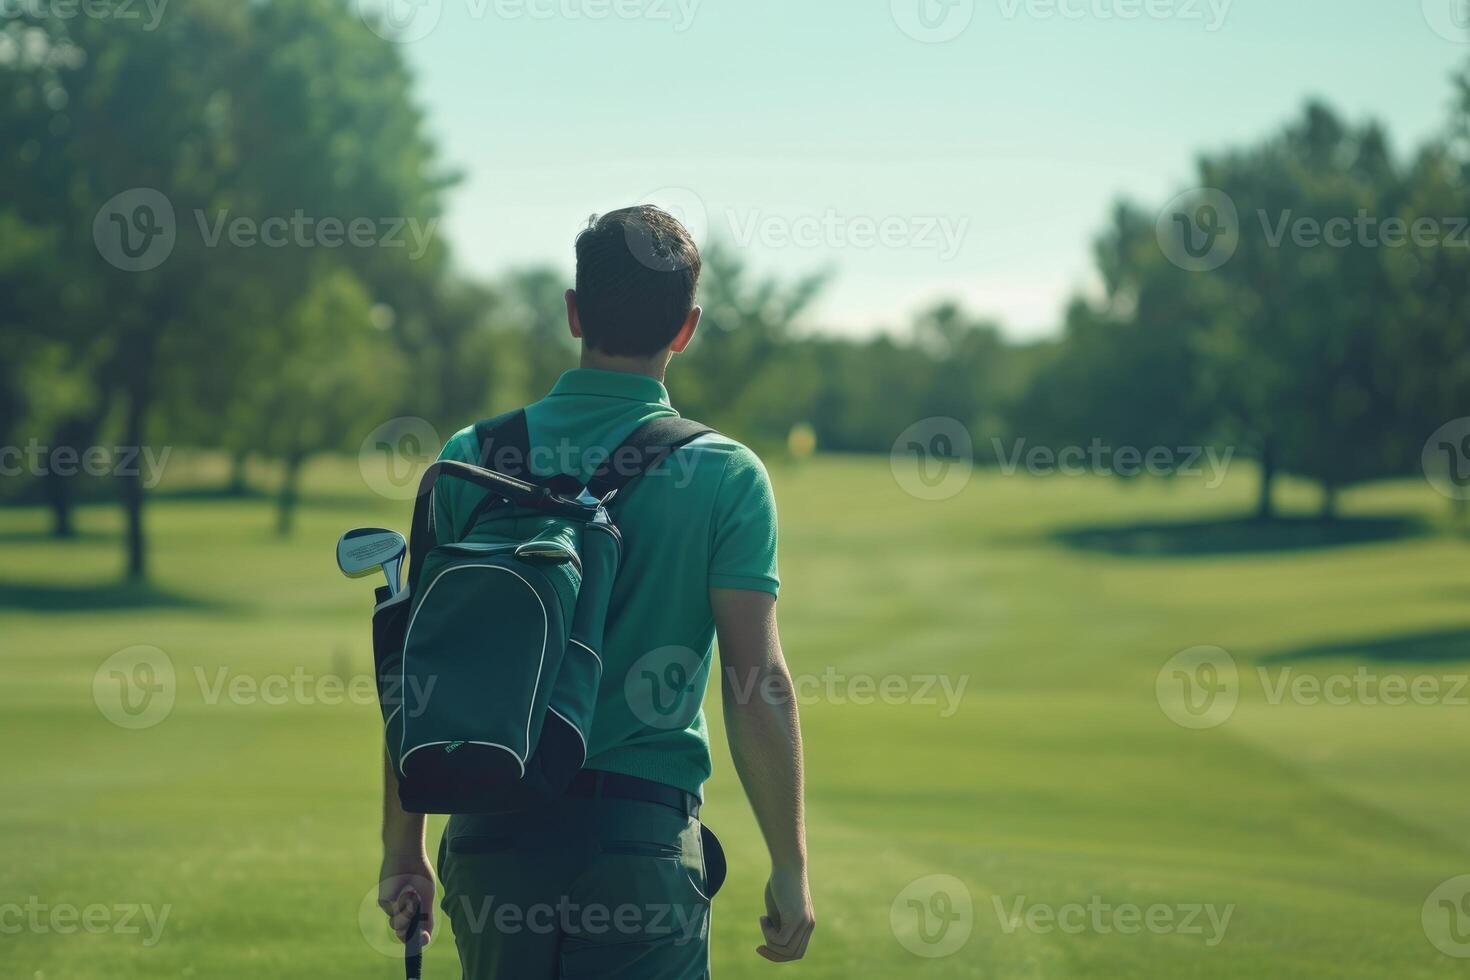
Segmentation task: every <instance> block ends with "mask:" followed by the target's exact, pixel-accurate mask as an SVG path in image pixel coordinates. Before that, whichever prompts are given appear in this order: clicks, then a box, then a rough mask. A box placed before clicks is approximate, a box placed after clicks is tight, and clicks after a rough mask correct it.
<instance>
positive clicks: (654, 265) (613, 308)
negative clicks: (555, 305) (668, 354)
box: [577, 204, 700, 357]
mask: <svg viewBox="0 0 1470 980" xmlns="http://www.w3.org/2000/svg"><path fill="white" fill-rule="evenodd" d="M699 268H700V263H699V249H698V248H696V247H695V244H694V239H692V238H690V237H689V232H688V231H686V230H685V229H684V226H683V225H681V224H680V223H679V222H678V221H677V220H676V219H675V218H674V216H673V215H671V214H669V213H668V212H667V211H663V210H661V209H659V208H656V207H654V206H652V205H650V204H639V205H635V206H634V207H631V208H620V209H619V210H617V211H609V212H608V213H607V214H604V215H602V216H601V217H596V216H594V217H593V218H592V220H591V221H589V222H588V224H587V228H586V230H584V231H583V232H582V233H581V234H580V235H578V236H577V314H578V317H579V319H580V320H581V322H582V337H583V339H584V340H586V342H587V346H588V347H591V348H593V349H595V350H597V351H600V352H601V353H604V354H614V355H624V356H632V357H643V356H647V355H649V354H652V353H654V352H656V351H658V350H660V349H662V348H664V347H667V346H668V345H669V344H670V343H671V342H672V341H673V339H674V337H675V336H676V335H677V334H678V333H679V329H680V328H681V327H682V326H683V325H684V321H685V320H686V319H687V318H688V316H689V311H690V310H692V309H693V308H694V289H695V286H696V285H697V284H698V282H699Z"/></svg>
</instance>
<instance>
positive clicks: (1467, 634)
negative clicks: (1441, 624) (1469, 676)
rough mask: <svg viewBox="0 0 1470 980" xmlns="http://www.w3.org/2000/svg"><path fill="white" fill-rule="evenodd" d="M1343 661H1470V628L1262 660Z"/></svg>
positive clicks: (1305, 649) (1307, 649)
mask: <svg viewBox="0 0 1470 980" xmlns="http://www.w3.org/2000/svg"><path fill="white" fill-rule="evenodd" d="M1340 658H1352V659H1355V660H1373V661H1378V662H1382V663H1444V662H1447V661H1454V660H1466V661H1470V626H1462V627H1458V628H1456V627H1451V628H1449V629H1441V630H1423V631H1421V632H1418V633H1400V634H1398V635H1396V636H1383V637H1375V638H1373V639H1367V640H1341V641H1337V642H1333V643H1312V644H1308V645H1306V646H1300V647H1295V648H1293V649H1291V650H1283V651H1281V652H1280V653H1273V654H1271V655H1270V656H1267V657H1263V658H1262V659H1263V660H1264V661H1265V662H1267V663H1283V662H1286V661H1295V660H1329V659H1340Z"/></svg>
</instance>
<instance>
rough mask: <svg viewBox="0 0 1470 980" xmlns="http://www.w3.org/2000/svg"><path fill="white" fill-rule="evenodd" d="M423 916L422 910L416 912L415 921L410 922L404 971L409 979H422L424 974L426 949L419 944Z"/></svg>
mask: <svg viewBox="0 0 1470 980" xmlns="http://www.w3.org/2000/svg"><path fill="white" fill-rule="evenodd" d="M423 918H424V914H423V912H422V911H417V912H414V914H413V921H412V922H410V923H409V924H408V942H407V945H406V947H405V952H404V955H403V972H404V975H405V976H406V977H407V978H408V980H420V978H421V977H422V976H423V974H424V950H423V947H422V946H420V945H419V923H420V922H422V921H423Z"/></svg>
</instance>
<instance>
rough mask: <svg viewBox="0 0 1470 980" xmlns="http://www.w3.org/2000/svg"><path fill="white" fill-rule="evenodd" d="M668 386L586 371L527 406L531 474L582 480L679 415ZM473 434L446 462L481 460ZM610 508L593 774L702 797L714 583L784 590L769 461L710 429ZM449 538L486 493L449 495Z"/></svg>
mask: <svg viewBox="0 0 1470 980" xmlns="http://www.w3.org/2000/svg"><path fill="white" fill-rule="evenodd" d="M676 414H677V413H676V412H675V411H674V409H673V408H672V407H670V405H669V399H668V393H667V392H666V391H665V389H664V386H663V385H662V384H660V383H659V382H658V381H656V380H655V379H653V378H650V377H647V376H646V375H635V374H625V373H621V372H616V371H599V370H593V369H588V368H580V369H577V370H573V371H568V372H566V373H565V374H564V375H562V377H561V379H560V380H559V381H558V382H557V384H556V386H555V387H554V388H553V389H552V390H551V393H550V394H548V395H547V396H546V397H545V398H543V399H541V400H540V401H538V402H535V403H533V404H531V405H528V406H527V407H526V428H527V430H528V434H529V436H530V440H529V442H530V447H531V455H530V458H529V459H528V460H527V465H528V467H529V469H530V470H531V472H532V474H533V475H535V476H537V477H541V478H546V477H551V476H554V475H557V474H559V473H564V474H567V475H571V476H575V477H577V478H578V479H580V480H585V479H586V478H587V477H588V476H590V475H591V472H592V470H593V469H595V468H596V466H597V464H598V463H599V462H600V461H602V460H603V459H606V458H607V457H608V455H609V454H610V453H611V452H612V451H613V450H615V449H616V448H617V447H618V446H619V445H620V444H621V443H622V442H623V440H624V439H626V438H627V437H628V435H629V434H631V433H632V432H633V430H634V429H636V428H637V427H638V426H639V425H641V424H642V423H643V422H646V421H648V420H649V419H651V418H657V417H659V416H668V415H676ZM479 452H480V450H479V447H478V446H477V445H476V441H475V432H474V428H473V427H470V428H467V429H465V430H463V431H461V432H459V433H457V434H456V435H455V436H454V438H452V439H450V440H449V442H448V444H447V445H446V446H445V449H444V453H443V454H442V457H441V458H446V459H456V460H461V461H464V462H482V461H481V460H480V459H478V456H479ZM619 496H620V499H616V500H615V501H614V503H613V505H612V511H613V516H614V520H615V522H616V523H617V525H618V527H619V529H620V530H621V531H622V533H623V563H622V567H621V569H620V570H619V572H618V577H617V584H616V586H615V588H614V591H613V597H612V604H611V608H610V612H609V619H608V626H607V631H606V637H605V649H603V650H600V651H597V652H598V654H599V656H600V657H601V659H602V663H603V674H602V685H601V688H600V691H599V695H598V702H597V712H596V714H595V716H594V719H593V725H592V732H591V738H590V739H589V743H588V755H587V763H586V765H587V767H588V768H591V769H598V770H602V771H607V772H617V773H624V774H627V775H630V776H638V777H641V778H644V779H651V780H655V781H657V782H660V783H666V784H669V785H672V786H677V787H679V788H680V789H683V790H685V791H687V792H690V793H694V794H696V795H697V794H699V793H700V788H701V786H702V784H703V783H704V781H705V780H706V779H707V778H708V777H709V775H710V753H709V739H708V735H707V733H706V729H705V724H704V714H703V712H702V711H701V710H700V703H701V702H702V700H703V696H704V691H705V688H706V683H707V680H708V676H709V671H710V664H711V647H712V644H713V641H714V633H715V626H714V614H713V612H712V610H711V609H710V604H709V590H710V589H711V588H731V589H749V590H753V591H759V592H767V593H769V594H771V595H775V594H776V592H777V588H778V584H779V583H778V578H777V573H776V511H775V503H774V498H773V496H772V494H771V486H770V481H769V479H768V478H767V476H766V472H765V469H764V468H763V467H762V466H761V463H760V460H759V459H757V458H756V456H755V454H754V453H752V452H751V451H750V450H749V449H747V448H745V447H744V446H742V445H741V444H740V443H738V442H735V441H734V440H732V439H728V438H726V437H724V436H722V435H719V434H714V433H711V434H709V435H706V436H702V437H700V438H699V439H696V440H695V441H694V442H692V443H690V444H689V445H687V446H685V447H682V448H681V449H679V450H677V451H676V452H675V453H673V454H672V455H671V456H670V457H669V458H668V459H666V460H664V461H663V462H662V463H661V464H659V465H658V466H656V467H654V468H653V469H651V470H650V471H649V472H647V473H645V474H644V475H643V476H642V477H640V478H638V479H636V480H634V481H633V482H632V483H631V484H630V485H629V486H628V487H627V488H626V489H625V490H624V491H622V492H621V493H620V495H619ZM439 498H440V499H438V500H437V501H436V504H437V509H436V526H437V527H438V528H439V540H440V542H441V543H443V542H446V541H449V540H455V539H457V538H458V536H459V535H460V534H461V533H463V532H464V531H465V530H466V529H465V526H464V525H465V522H466V521H467V520H469V519H470V516H471V514H472V513H473V511H474V508H475V507H476V506H477V505H478V504H479V502H480V500H481V499H482V492H481V491H479V490H477V489H476V488H475V487H472V486H470V485H468V484H464V483H458V482H456V483H453V484H448V483H446V485H445V486H444V487H442V488H441V493H440V494H439Z"/></svg>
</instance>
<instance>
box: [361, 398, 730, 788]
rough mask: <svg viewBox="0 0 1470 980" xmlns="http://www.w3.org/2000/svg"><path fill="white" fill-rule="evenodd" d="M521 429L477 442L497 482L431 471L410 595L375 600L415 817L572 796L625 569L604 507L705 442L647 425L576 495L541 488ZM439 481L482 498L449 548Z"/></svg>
mask: <svg viewBox="0 0 1470 980" xmlns="http://www.w3.org/2000/svg"><path fill="white" fill-rule="evenodd" d="M525 425H526V424H525V414H524V412H512V413H510V414H508V415H505V416H500V417H498V418H495V419H490V420H487V421H486V422H482V423H480V424H479V425H478V426H477V427H476V433H477V437H478V442H479V446H480V455H479V459H480V460H481V461H482V462H484V463H487V464H488V463H494V464H495V468H490V467H489V466H474V465H471V464H468V463H461V462H454V461H449V460H440V461H439V462H436V463H434V464H433V465H432V466H430V467H429V469H428V470H427V471H426V472H425V473H424V476H423V479H422V481H421V482H420V485H419V495H418V499H417V501H416V502H415V505H414V514H413V525H412V530H411V531H410V535H409V566H408V576H407V583H406V585H405V588H404V589H403V591H402V592H400V593H399V594H398V595H396V596H389V595H387V590H386V589H383V590H379V603H378V605H377V607H376V608H375V610H374V614H373V653H374V659H375V662H376V672H377V683H378V697H379V702H380V705H381V707H382V710H383V726H384V727H383V733H384V740H385V744H386V748H387V752H388V758H389V761H390V763H391V764H392V766H393V767H394V770H395V771H396V773H397V776H398V788H399V796H400V800H401V802H402V804H403V808H404V809H405V810H407V811H408V812H411V813H493V812H503V811H508V810H515V809H520V808H523V807H525V806H528V805H532V804H534V803H536V802H538V801H544V800H547V799H551V798H555V797H556V796H559V795H560V794H561V793H562V792H563V791H564V790H565V789H566V787H567V785H568V784H569V783H570V782H571V780H572V778H573V777H574V776H575V775H576V774H577V772H578V771H579V770H580V769H581V768H582V765H583V763H584V762H585V761H586V758H587V736H588V733H589V732H590V731H591V726H592V718H593V712H594V710H595V708H596V704H597V693H598V687H599V685H600V684H601V680H602V661H601V658H600V651H601V649H602V639H603V629H604V626H605V624H606V620H607V613H608V604H609V601H610V599H611V596H612V589H613V583H614V581H615V579H616V576H617V572H618V566H619V563H620V560H621V555H622V537H621V535H620V533H619V532H618V529H617V526H616V525H615V523H614V521H613V514H612V511H610V506H609V505H610V504H611V503H612V500H613V498H614V496H615V495H616V494H617V493H618V491H619V490H620V489H622V488H623V487H624V486H626V485H627V483H628V482H629V481H631V480H632V479H635V478H637V477H638V476H640V475H641V474H643V473H644V472H646V471H647V470H648V469H650V468H652V467H653V466H655V465H657V463H658V462H660V461H661V460H663V459H664V458H665V457H667V456H668V455H669V454H670V453H671V452H673V451H674V450H675V449H677V448H678V447H680V446H682V445H684V444H685V443H688V442H689V441H691V440H693V439H695V438H697V437H699V436H700V435H703V434H705V433H706V432H709V431H711V430H709V429H708V428H706V427H705V426H702V425H699V424H698V423H695V422H690V421H688V420H686V419H681V418H677V417H672V418H660V419H654V420H652V421H650V422H647V423H645V424H644V425H643V426H641V427H640V428H639V429H638V430H637V431H635V432H634V433H633V434H632V435H631V436H629V437H628V439H627V440H626V441H625V442H624V443H623V445H622V446H620V447H619V448H618V449H617V450H615V451H614V452H613V453H612V454H611V455H610V456H609V459H608V461H607V462H606V463H605V464H604V465H603V466H602V467H601V468H599V469H598V470H597V471H596V473H594V475H593V476H592V478H591V479H590V480H588V482H587V485H586V486H585V487H583V486H581V485H580V483H579V482H578V481H575V480H573V479H571V478H568V477H566V476H557V477H553V478H550V479H545V480H538V479H535V478H533V477H532V475H531V474H530V472H529V469H528V468H527V467H526V465H525V461H526V460H527V459H528V458H529V445H528V441H529V440H528V438H527V434H526V427H525ZM444 480H464V481H466V482H469V483H472V484H474V485H475V486H477V487H479V488H481V489H483V490H484V491H486V496H485V498H484V500H483V501H482V502H481V504H480V505H479V506H478V507H477V508H476V509H475V511H474V512H473V513H472V514H471V515H470V516H469V518H468V519H467V520H466V521H465V522H464V525H463V527H461V528H458V529H456V531H457V533H456V534H454V535H441V534H439V533H437V531H436V529H435V527H434V526H433V514H434V503H433V496H434V493H435V488H436V487H437V486H439V485H441V483H442V481H444ZM440 539H443V540H444V541H445V543H443V544H440V543H438V541H439V540H440Z"/></svg>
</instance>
